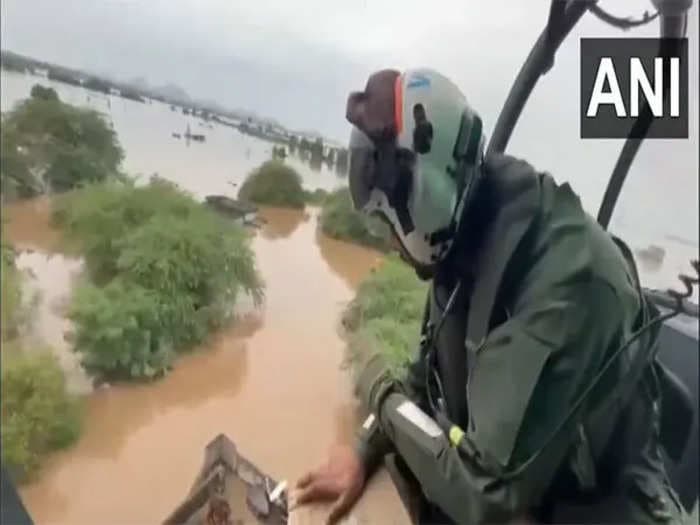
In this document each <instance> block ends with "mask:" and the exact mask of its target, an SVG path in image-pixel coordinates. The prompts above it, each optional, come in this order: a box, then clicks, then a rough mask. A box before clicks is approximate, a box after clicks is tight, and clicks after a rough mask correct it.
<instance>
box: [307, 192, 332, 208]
mask: <svg viewBox="0 0 700 525" xmlns="http://www.w3.org/2000/svg"><path fill="white" fill-rule="evenodd" d="M329 195H330V193H328V192H327V191H326V190H324V189H321V188H316V189H315V190H314V191H304V199H305V200H306V202H307V203H308V204H313V205H322V204H323V203H324V202H325V201H326V199H327V198H328V196H329Z"/></svg>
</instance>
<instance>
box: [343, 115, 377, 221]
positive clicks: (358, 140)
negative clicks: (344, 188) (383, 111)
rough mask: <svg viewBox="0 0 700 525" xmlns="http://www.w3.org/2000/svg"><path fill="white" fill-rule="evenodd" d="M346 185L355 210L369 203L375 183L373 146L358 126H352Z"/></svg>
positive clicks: (361, 208)
mask: <svg viewBox="0 0 700 525" xmlns="http://www.w3.org/2000/svg"><path fill="white" fill-rule="evenodd" d="M348 154H349V158H348V161H349V174H348V186H349V187H350V196H351V197H352V203H353V205H354V206H355V209H356V210H358V211H359V210H363V209H364V208H365V206H366V205H367V203H369V199H370V195H371V193H372V188H373V187H374V185H375V180H374V177H375V169H376V161H375V147H374V144H373V143H372V141H371V140H370V138H369V137H368V136H367V135H365V134H364V133H363V132H362V131H360V130H359V129H358V128H356V127H354V126H353V128H352V132H351V133H350V148H349V152H348Z"/></svg>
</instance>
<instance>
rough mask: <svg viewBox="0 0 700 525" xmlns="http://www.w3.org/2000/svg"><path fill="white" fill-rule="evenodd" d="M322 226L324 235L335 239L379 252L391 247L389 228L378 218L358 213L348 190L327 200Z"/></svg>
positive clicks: (338, 192) (340, 190) (336, 192)
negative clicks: (375, 249)
mask: <svg viewBox="0 0 700 525" xmlns="http://www.w3.org/2000/svg"><path fill="white" fill-rule="evenodd" d="M320 224H321V230H322V231H323V233H325V234H326V235H328V236H329V237H332V238H334V239H339V240H343V241H351V242H356V243H358V244H362V245H364V246H370V247H372V248H377V249H379V250H387V249H389V247H390V245H389V227H388V226H387V225H386V224H385V223H384V222H382V221H381V220H380V219H378V218H375V217H368V216H366V215H365V214H364V213H361V212H358V211H356V210H355V208H354V207H353V205H352V201H351V198H350V191H349V190H348V189H347V188H342V189H339V190H336V191H334V192H333V193H331V194H330V195H329V196H328V198H326V199H325V201H324V202H323V209H322V211H321V217H320Z"/></svg>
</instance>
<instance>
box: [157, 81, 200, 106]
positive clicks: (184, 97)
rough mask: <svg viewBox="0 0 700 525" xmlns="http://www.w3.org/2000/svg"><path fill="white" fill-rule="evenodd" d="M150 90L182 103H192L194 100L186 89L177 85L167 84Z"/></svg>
mask: <svg viewBox="0 0 700 525" xmlns="http://www.w3.org/2000/svg"><path fill="white" fill-rule="evenodd" d="M148 90H149V91H150V92H151V93H154V94H156V95H160V96H161V97H163V98H165V99H168V100H179V101H181V102H190V101H191V100H192V99H191V98H190V96H189V95H188V94H187V92H186V91H185V90H184V89H182V88H181V87H180V86H176V85H175V84H166V85H165V86H161V87H154V88H149V89H148Z"/></svg>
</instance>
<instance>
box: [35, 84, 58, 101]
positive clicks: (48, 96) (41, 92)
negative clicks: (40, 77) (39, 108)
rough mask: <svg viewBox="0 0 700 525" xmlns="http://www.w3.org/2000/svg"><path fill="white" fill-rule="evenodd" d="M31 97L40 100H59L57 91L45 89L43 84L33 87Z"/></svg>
mask: <svg viewBox="0 0 700 525" xmlns="http://www.w3.org/2000/svg"><path fill="white" fill-rule="evenodd" d="M30 96H31V97H32V98H38V99H40V100H58V93H56V90H55V89H53V88H50V87H49V88H47V87H44V86H42V85H41V84H34V86H32V90H31V92H30Z"/></svg>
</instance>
